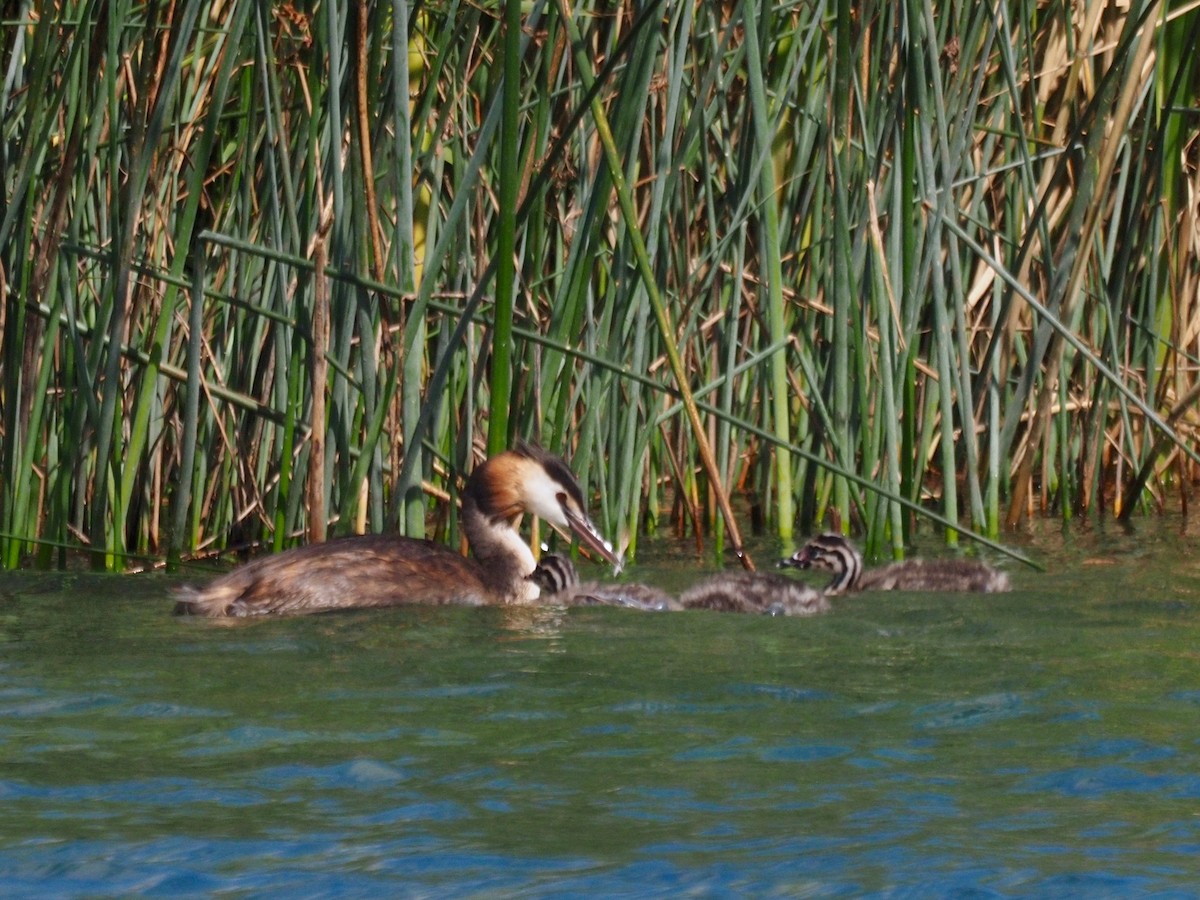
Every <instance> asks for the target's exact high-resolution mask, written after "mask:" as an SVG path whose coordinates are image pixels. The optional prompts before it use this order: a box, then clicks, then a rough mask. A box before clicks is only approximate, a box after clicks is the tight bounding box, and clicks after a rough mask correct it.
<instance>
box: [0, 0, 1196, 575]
mask: <svg viewBox="0 0 1200 900" xmlns="http://www.w3.org/2000/svg"><path fill="white" fill-rule="evenodd" d="M3 15H4V20H3V31H2V36H3V37H2V41H0V47H2V54H0V63H2V71H3V78H2V81H0V111H2V119H0V178H2V179H3V192H2V194H0V203H2V206H0V299H2V301H3V309H2V312H0V315H2V316H3V322H2V325H3V330H2V341H0V405H2V411H0V412H2V415H0V516H2V517H3V518H2V521H0V564H2V565H4V566H6V567H14V566H18V565H20V564H22V563H24V562H27V561H29V560H32V561H33V562H35V563H37V564H41V565H52V564H62V563H64V562H66V560H67V558H68V556H69V555H70V554H71V552H72V551H75V550H86V551H87V552H88V553H89V554H90V556H91V559H92V561H93V563H94V564H95V565H97V566H104V567H108V568H112V569H126V568H128V567H130V566H131V565H134V564H135V563H136V564H141V561H144V560H151V561H161V560H167V561H170V562H173V563H174V562H178V561H180V560H185V559H190V558H194V557H196V556H200V555H204V554H210V553H215V552H218V551H222V550H232V549H244V548H253V547H257V546H265V547H270V548H276V549H278V548H282V547H285V546H289V545H292V544H294V543H297V542H302V541H306V540H316V539H321V538H323V537H325V536H326V535H332V534H341V533H349V532H360V531H378V530H398V531H401V532H403V533H408V534H426V533H428V534H431V535H434V536H437V537H439V538H442V539H445V540H449V541H457V540H458V539H459V538H458V530H457V520H456V513H455V505H454V499H455V496H456V492H457V488H458V486H459V485H460V484H461V480H460V479H461V476H462V475H463V474H465V472H466V471H468V469H469V467H470V466H471V465H472V464H473V463H474V462H475V461H477V460H478V459H479V458H480V457H481V456H482V454H483V453H485V452H486V451H487V450H488V449H489V448H490V449H492V450H495V449H496V448H499V447H502V446H505V445H507V444H508V443H510V442H511V441H513V440H514V439H515V438H518V437H524V438H533V439H536V440H538V441H540V442H541V443H543V444H544V445H546V446H547V447H549V448H551V449H553V450H556V451H560V452H563V453H565V454H566V455H568V456H569V457H570V459H571V461H572V465H573V468H574V469H575V471H576V473H577V474H578V475H579V477H580V480H581V482H582V483H583V485H584V486H585V490H586V491H587V492H589V493H590V494H591V495H592V496H593V497H594V498H595V502H594V511H595V513H596V516H597V519H598V520H599V521H600V523H601V524H602V526H603V527H604V528H605V529H606V530H607V531H608V532H609V533H611V534H616V535H618V536H619V540H620V542H621V543H622V544H623V545H625V546H626V547H628V548H629V550H630V551H631V552H636V549H637V541H638V540H639V538H640V537H641V536H643V535H646V534H655V533H659V534H662V533H677V534H687V535H694V536H695V537H696V538H697V540H698V541H700V542H701V546H703V547H705V548H708V550H716V551H720V550H721V549H722V548H726V547H733V548H734V549H738V548H739V547H740V544H741V533H742V531H743V530H747V529H748V530H753V531H764V530H765V531H770V532H773V533H776V534H777V535H778V536H779V537H780V538H781V539H783V540H785V541H786V540H789V539H791V538H792V536H793V532H794V530H795V529H797V528H798V529H800V530H801V531H808V530H811V529H813V528H816V527H834V528H841V529H852V528H853V529H856V530H859V531H860V532H861V533H862V534H864V535H865V536H866V540H867V544H868V550H869V551H870V552H871V553H873V554H879V553H884V554H888V555H899V554H900V553H902V552H903V547H904V545H905V542H906V541H907V540H909V539H910V538H911V534H912V530H913V529H914V527H916V526H917V524H918V523H920V522H923V521H927V522H930V523H932V525H933V527H935V528H937V529H939V531H941V532H942V533H943V534H944V536H945V539H946V540H948V541H950V542H952V543H953V542H956V541H957V540H958V537H959V535H960V534H971V535H973V536H976V537H979V538H982V539H984V540H992V539H995V538H996V537H997V536H999V535H1000V534H1001V531H1002V529H1004V528H1005V527H1009V528H1012V527H1018V526H1019V525H1020V523H1021V521H1022V520H1023V519H1024V518H1026V517H1028V516H1031V515H1045V514H1054V515H1060V516H1062V517H1064V518H1067V517H1070V516H1074V515H1094V516H1100V515H1115V516H1121V517H1127V516H1129V515H1131V514H1133V513H1134V512H1135V511H1152V510H1156V509H1160V508H1162V507H1164V506H1167V505H1172V506H1176V505H1178V504H1180V503H1182V504H1183V505H1184V508H1185V509H1186V504H1187V502H1188V497H1189V491H1190V490H1191V487H1192V486H1193V485H1194V484H1195V482H1196V480H1197V478H1198V476H1200V466H1198V463H1200V456H1198V455H1197V449H1196V448H1197V443H1198V442H1197V439H1196V434H1197V428H1198V426H1200V421H1198V420H1200V414H1198V412H1197V409H1198V405H1197V398H1198V397H1200V262H1198V259H1200V254H1198V250H1200V246H1198V245H1200V225H1198V224H1197V219H1198V213H1200V208H1198V206H1200V204H1198V202H1197V199H1196V198H1197V197H1200V177H1198V175H1197V172H1198V169H1200V166H1198V163H1200V150H1198V147H1197V140H1196V133H1197V122H1198V121H1200V110H1198V108H1197V106H1196V100H1195V98H1196V97H1197V96H1200V71H1198V68H1197V60H1196V58H1195V53H1194V48H1195V46H1197V38H1198V36H1200V35H1198V32H1200V13H1198V12H1197V10H1196V8H1195V5H1194V4H1184V3H1179V4H1164V3H1160V2H1148V3H1142V2H1137V0H1134V2H1132V3H1130V4H1128V5H1127V6H1125V7H1117V6H1112V5H1104V4H1088V5H1085V4H1081V3H1077V4H1067V5H1062V4H1052V3H1045V2H1043V3H1036V2H1035V3H1029V4H1007V3H995V4H950V3H944V2H935V0H914V2H912V3H906V4H895V3H887V4H866V5H862V4H855V5H853V6H852V5H851V4H850V3H848V2H846V0H838V2H836V3H819V2H818V3H810V4H793V3H787V2H783V3H774V4H767V5H762V6H756V5H755V4H741V5H738V4H712V3H676V4H668V3H662V2H659V3H653V2H651V3H645V4H633V3H621V4H616V5H604V4H589V3H587V2H583V3H580V5H578V6H573V5H572V2H571V0H554V2H551V3H544V2H532V3H525V4H517V3H515V2H512V0H508V2H506V3H504V4H494V5H487V4H464V3H458V2H456V0H448V2H442V3H435V4H408V3H406V2H404V0H393V2H391V3H384V2H377V3H367V4H348V3H344V2H333V3H327V4H298V5H293V4H291V3H278V4H274V5H268V4H238V3H233V4H230V3H221V2H212V0H174V2H172V3H167V4H149V5H143V4H136V3H132V2H129V0H111V2H108V3H96V2H89V0H79V2H68V0H60V2H57V3H53V2H52V3H49V4H34V3H32V2H28V0H26V2H24V3H10V4H6V5H5V10H4V13H3ZM710 537H711V539H709V538H710Z"/></svg>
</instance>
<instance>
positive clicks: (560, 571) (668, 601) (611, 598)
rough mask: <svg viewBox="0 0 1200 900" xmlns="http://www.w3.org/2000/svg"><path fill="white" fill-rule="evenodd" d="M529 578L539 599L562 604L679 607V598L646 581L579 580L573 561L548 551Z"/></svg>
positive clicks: (649, 608)
mask: <svg viewBox="0 0 1200 900" xmlns="http://www.w3.org/2000/svg"><path fill="white" fill-rule="evenodd" d="M529 579H530V580H531V581H533V582H534V583H536V584H537V586H538V587H539V588H541V590H542V599H544V600H546V601H547V602H550V603H561V604H563V605H564V606H624V607H627V608H629V609H641V610H645V611H647V612H668V611H670V610H675V609H682V608H683V607H681V606H680V605H679V601H678V600H676V599H675V598H674V597H672V596H671V595H670V594H668V593H667V592H666V591H662V590H659V589H658V588H656V587H651V586H650V585H648V584H636V583H621V582H619V581H615V582H611V583H607V584H602V583H601V582H599V581H585V582H582V583H581V582H580V581H579V573H578V572H577V571H575V564H574V563H573V562H571V560H570V559H568V558H567V557H565V556H559V555H558V554H556V553H549V554H547V555H546V556H543V557H542V558H541V561H540V562H538V564H537V568H536V569H534V570H533V574H532V575H530V576H529Z"/></svg>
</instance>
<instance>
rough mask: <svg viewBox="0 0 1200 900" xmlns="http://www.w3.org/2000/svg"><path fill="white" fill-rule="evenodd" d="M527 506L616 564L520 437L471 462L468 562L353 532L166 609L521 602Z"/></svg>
mask: <svg viewBox="0 0 1200 900" xmlns="http://www.w3.org/2000/svg"><path fill="white" fill-rule="evenodd" d="M526 512H528V513H532V514H533V515H536V516H538V517H540V518H542V519H544V520H545V521H546V522H548V523H549V524H550V525H552V526H554V527H555V528H558V529H560V530H567V529H569V530H570V531H572V532H574V533H575V534H576V535H577V536H578V537H579V540H580V541H581V542H582V543H583V544H585V545H586V546H588V547H589V548H591V549H592V550H593V551H594V552H596V553H597V554H599V555H600V556H601V557H603V558H604V559H606V560H608V561H609V562H610V563H612V564H613V565H614V566H618V567H619V566H620V565H621V560H620V558H619V557H618V556H617V554H616V553H614V552H613V549H612V545H611V544H609V543H608V542H607V541H605V540H604V538H603V537H601V535H600V532H599V531H598V530H597V529H596V526H595V525H593V524H592V521H591V519H589V518H588V515H587V511H586V508H585V505H584V500H583V492H582V491H581V490H580V489H579V483H578V482H577V481H576V480H575V476H573V475H572V474H571V470H570V469H569V468H567V464H566V463H565V462H563V461H562V460H561V459H559V458H558V457H557V456H554V455H552V454H550V453H547V452H546V451H545V450H542V449H541V448H540V447H536V446H533V445H530V444H524V443H519V444H518V445H517V446H516V447H515V448H514V449H512V450H508V451H505V452H504V453H500V454H498V455H496V456H493V457H492V458H491V459H489V460H487V461H486V462H484V463H483V464H481V465H479V466H478V467H476V469H475V471H474V472H472V473H471V477H470V478H468V479H467V483H466V486H465V487H464V489H463V492H462V523H463V531H464V532H466V535H467V542H468V544H470V547H471V551H472V553H473V554H474V557H475V558H474V559H469V558H467V557H465V556H462V555H460V554H458V553H456V552H454V551H453V550H451V549H449V548H447V547H444V546H443V545H441V544H435V543H434V542H432V541H426V540H418V539H415V538H405V537H397V536H392V535H360V536H355V537H346V538H340V539H337V540H332V541H327V542H325V543H321V544H310V545H308V546H305V547H297V548H296V549H294V550H287V551H284V552H283V553H278V554H275V555H274V556H266V557H263V558H262V559H258V560H255V561H254V562H251V563H248V564H247V565H244V566H242V567H240V568H238V569H234V570H233V571H232V572H229V573H228V574H226V575H222V576H221V577H219V578H217V579H215V580H213V581H211V582H209V583H208V584H206V585H203V586H200V587H186V588H181V589H180V590H179V591H178V594H177V603H176V606H175V612H176V613H177V614H181V615H194V616H210V617H223V616H260V615H268V614H272V613H317V612H327V611H331V610H340V609H365V608H371V607H378V606H397V605H403V604H451V603H453V604H462V605H467V606H482V605H499V604H516V603H530V602H532V601H534V600H536V599H537V598H538V595H539V590H538V585H537V584H536V583H535V582H534V581H531V580H530V579H529V577H528V576H529V575H530V574H531V573H532V572H533V570H534V568H535V566H536V562H535V560H534V558H533V553H532V552H531V551H530V549H529V547H528V545H527V544H526V543H525V542H524V541H523V540H522V539H521V535H520V534H519V533H518V532H517V525H518V523H519V522H520V519H521V515H522V513H526Z"/></svg>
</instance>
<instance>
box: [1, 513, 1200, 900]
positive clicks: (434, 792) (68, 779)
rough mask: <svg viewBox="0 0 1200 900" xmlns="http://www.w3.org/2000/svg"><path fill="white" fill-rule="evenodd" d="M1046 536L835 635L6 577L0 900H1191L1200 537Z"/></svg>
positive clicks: (669, 617)
mask: <svg viewBox="0 0 1200 900" xmlns="http://www.w3.org/2000/svg"><path fill="white" fill-rule="evenodd" d="M1031 540H1032V541H1033V543H1032V544H1031V546H1030V550H1031V552H1032V553H1034V555H1036V556H1039V557H1040V558H1042V559H1043V560H1044V561H1046V562H1047V564H1048V565H1049V566H1050V567H1051V572H1049V573H1047V574H1038V573H1034V572H1031V571H1022V570H1016V569H1014V570H1012V571H1013V575H1014V581H1015V582H1016V586H1017V590H1015V591H1014V592H1013V593H1012V594H1009V595H1003V596H987V597H979V596H953V595H939V596H923V595H908V594H897V595H875V596H861V597H854V598H845V599H843V600H841V601H839V602H838V603H837V604H836V608H835V610H834V611H833V612H832V613H830V614H829V615H826V616H823V617H819V618H813V619H772V618H757V617H746V616H734V615H721V614H717V613H703V612H693V613H677V614H640V613H635V612H630V611H624V610H608V609H576V610H571V611H569V612H561V611H559V612H555V611H519V612H507V611H501V610H470V609H396V610H386V611H377V612H371V613H354V614H346V615H337V616H326V617H313V618H297V619H288V620H278V621H269V622H255V623H249V624H236V625H233V626H221V625H214V624H213V623H209V622H200V621H186V620H178V619H174V618H172V617H171V616H170V615H169V602H168V601H167V600H166V599H165V594H166V590H167V588H168V587H169V585H170V584H171V583H172V580H171V579H169V578H167V577H165V576H151V577H145V576H139V577H117V576H97V575H89V574H33V573H15V574H6V575H0V648H2V652H0V752H2V756H0V759H2V760H3V766H2V767H0V895H3V896H6V897H12V896H18V897H19V896H30V897H32V896H38V897H44V896H68V897H69V896H89V897H94V896H116V895H125V896H127V895H130V894H146V895H150V896H155V895H158V896H188V895H197V896H199V895H209V894H213V893H223V894H228V895H234V896H246V895H267V894H287V895H288V896H296V897H307V896H311V897H317V896H321V897H326V896H332V897H360V896H361V897H368V896H369V897H376V896H436V897H483V896H487V897H515V896H520V897H559V896H563V897H565V896H574V895H597V896H605V897H611V896H618V897H619V896H630V897H632V896H638V897H642V896H672V897H673V896H678V895H680V894H698V895H701V896H717V897H720V896H763V897H773V896H778V897H802V896H814V897H826V896H848V895H862V894H869V895H871V894H873V895H887V896H912V897H927V896H949V895H953V896H961V895H964V894H965V895H974V896H997V897H1007V896H1030V895H1038V896H1103V895H1127V894H1134V893H1136V894H1139V895H1149V896H1160V897H1171V896H1195V895H1196V885H1197V884H1200V881H1198V879H1197V873H1198V871H1200V864H1197V862H1196V859H1197V853H1198V851H1200V817H1197V815H1196V811H1197V809H1200V666H1198V665H1197V661H1198V657H1200V651H1198V650H1197V649H1196V648H1197V647H1200V554H1197V552H1196V550H1197V548H1198V547H1200V537H1198V536H1197V535H1196V534H1195V533H1194V529H1193V533H1189V532H1188V527H1187V525H1186V524H1185V523H1181V522H1179V521H1177V520H1155V521H1154V522H1148V523H1142V524H1140V525H1139V526H1138V527H1137V528H1135V530H1133V531H1131V532H1123V531H1119V530H1117V529H1108V530H1098V531H1079V532H1077V533H1073V534H1065V535H1063V534H1058V533H1056V532H1047V533H1046V534H1041V535H1038V536H1037V537H1036V538H1034V539H1031ZM688 568H689V569H693V570H694V569H695V564H694V562H689V564H688ZM638 574H639V575H640V576H641V577H643V578H646V579H647V580H655V581H658V582H659V583H661V584H665V585H667V586H673V585H678V584H679V583H681V580H682V579H684V578H686V577H690V573H688V574H686V575H685V573H684V572H683V571H682V570H681V568H680V567H679V566H678V565H675V564H674V563H672V562H671V561H670V560H660V561H659V563H658V564H657V565H646V566H643V567H642V569H641V571H640V572H639V573H638Z"/></svg>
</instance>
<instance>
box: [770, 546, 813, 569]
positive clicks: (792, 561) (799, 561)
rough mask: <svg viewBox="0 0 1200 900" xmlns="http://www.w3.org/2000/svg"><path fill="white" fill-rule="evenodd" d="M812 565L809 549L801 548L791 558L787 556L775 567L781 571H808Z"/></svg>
mask: <svg viewBox="0 0 1200 900" xmlns="http://www.w3.org/2000/svg"><path fill="white" fill-rule="evenodd" d="M811 563H812V558H811V557H810V556H809V552H808V548H807V547H801V548H800V549H799V550H797V551H796V552H795V553H793V554H792V555H791V556H785V557H784V558H783V559H781V560H780V561H779V562H777V563H776V564H775V566H776V567H777V568H780V569H807V568H808V567H809V565H810V564H811Z"/></svg>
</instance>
